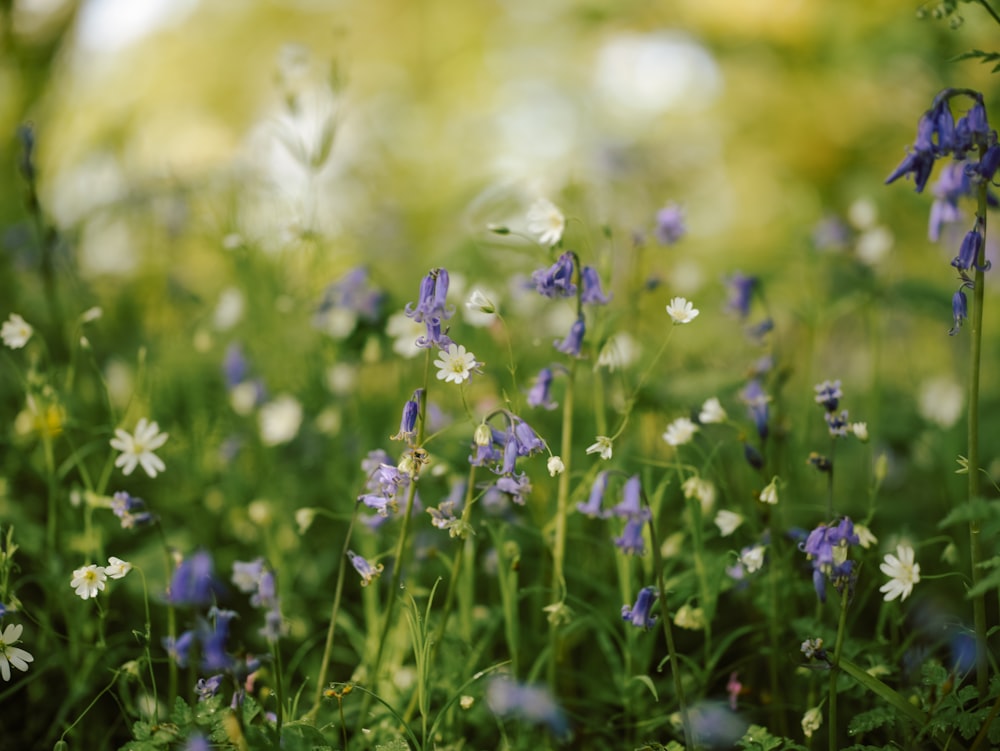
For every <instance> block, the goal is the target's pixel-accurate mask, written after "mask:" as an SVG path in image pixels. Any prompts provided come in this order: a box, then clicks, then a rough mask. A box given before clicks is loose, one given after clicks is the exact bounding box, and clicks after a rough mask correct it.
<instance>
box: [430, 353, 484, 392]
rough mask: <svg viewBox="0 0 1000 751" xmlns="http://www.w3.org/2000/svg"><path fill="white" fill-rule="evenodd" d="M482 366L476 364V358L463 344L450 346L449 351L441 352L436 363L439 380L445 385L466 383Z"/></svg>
mask: <svg viewBox="0 0 1000 751" xmlns="http://www.w3.org/2000/svg"><path fill="white" fill-rule="evenodd" d="M480 364H481V363H478V362H476V356H475V355H473V354H472V353H471V352H468V351H466V349H465V347H463V346H462V345H461V344H450V345H448V349H447V350H446V351H443V352H440V353H439V354H438V359H437V360H435V361H434V365H435V366H436V367H437V369H438V372H437V377H438V380H439V381H444V382H445V383H464V382H465V381H467V380H469V377H470V376H471V375H472V371H473V370H475V369H476V368H477V367H478V366H479V365H480Z"/></svg>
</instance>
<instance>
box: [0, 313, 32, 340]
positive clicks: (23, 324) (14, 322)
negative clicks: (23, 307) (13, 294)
mask: <svg viewBox="0 0 1000 751" xmlns="http://www.w3.org/2000/svg"><path fill="white" fill-rule="evenodd" d="M33 332H34V329H33V328H31V324H29V323H28V322H27V321H25V320H24V319H23V318H21V316H19V315H18V314H17V313H11V314H10V317H9V318H8V319H7V320H6V321H4V322H3V326H2V327H0V339H3V343H4V344H6V345H7V346H8V347H10V348H11V349H21V347H23V346H24V345H25V344H27V343H28V340H29V339H30V338H31V335H32V333H33Z"/></svg>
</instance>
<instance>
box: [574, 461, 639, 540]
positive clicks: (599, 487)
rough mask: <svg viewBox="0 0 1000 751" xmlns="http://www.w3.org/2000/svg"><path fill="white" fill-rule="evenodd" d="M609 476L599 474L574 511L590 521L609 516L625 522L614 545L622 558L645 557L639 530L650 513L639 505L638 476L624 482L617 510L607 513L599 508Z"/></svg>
mask: <svg viewBox="0 0 1000 751" xmlns="http://www.w3.org/2000/svg"><path fill="white" fill-rule="evenodd" d="M608 477H609V473H608V472H607V471H605V472H599V473H598V475H597V477H596V478H595V479H594V484H593V485H592V486H591V489H590V496H589V497H588V499H587V502H586V503H577V504H576V510H577V511H579V512H580V513H581V514H585V515H587V516H589V517H592V518H599V519H609V518H611V517H613V516H617V517H620V518H622V519H624V520H625V527H624V529H623V530H622V534H621V536H620V537H616V538H615V539H614V542H615V545H617V546H618V548H619V549H620V550H621V551H622V552H623V553H625V554H626V555H645V553H646V544H645V541H644V540H643V537H642V530H643V526H644V525H645V524H646V523H647V522H648V521H649V520H650V518H651V517H652V513H651V512H650V510H649V509H648V508H646V507H645V506H643V505H642V483H641V482H640V480H639V475H632V476H631V477H630V478H628V480H626V481H625V485H624V487H623V488H622V499H621V501H620V502H619V503H618V505H617V506H614V507H613V508H610V509H603V508H602V507H601V505H602V503H603V502H604V494H605V493H606V492H607V489H608Z"/></svg>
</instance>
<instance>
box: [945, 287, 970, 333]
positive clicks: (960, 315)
mask: <svg viewBox="0 0 1000 751" xmlns="http://www.w3.org/2000/svg"><path fill="white" fill-rule="evenodd" d="M963 286H964V285H963ZM951 313H952V315H953V316H954V318H955V325H954V326H952V327H951V329H949V331H948V334H949V336H954V335H955V334H957V333H958V330H959V329H960V328H962V323H963V322H964V321H965V319H966V318H968V317H969V299H968V298H967V297H966V296H965V292H964V291H963V290H962V288H961V287H959V288H958V290H957V291H956V292H955V294H954V296H953V297H952V298H951Z"/></svg>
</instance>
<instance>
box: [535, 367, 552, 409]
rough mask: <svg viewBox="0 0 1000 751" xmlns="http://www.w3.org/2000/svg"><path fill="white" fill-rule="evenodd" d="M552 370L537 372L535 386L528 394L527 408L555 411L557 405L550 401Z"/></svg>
mask: <svg viewBox="0 0 1000 751" xmlns="http://www.w3.org/2000/svg"><path fill="white" fill-rule="evenodd" d="M552 379H553V375H552V369H551V368H542V369H541V370H540V371H538V376H537V377H536V378H535V384H534V385H533V386H532V387H531V390H530V391H529V392H528V406H529V407H541V408H542V409H555V408H556V407H558V406H559V405H558V404H557V403H556V402H554V401H552V393H551V391H552Z"/></svg>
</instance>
